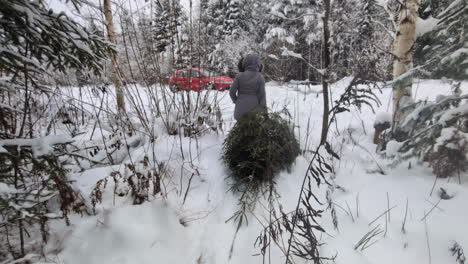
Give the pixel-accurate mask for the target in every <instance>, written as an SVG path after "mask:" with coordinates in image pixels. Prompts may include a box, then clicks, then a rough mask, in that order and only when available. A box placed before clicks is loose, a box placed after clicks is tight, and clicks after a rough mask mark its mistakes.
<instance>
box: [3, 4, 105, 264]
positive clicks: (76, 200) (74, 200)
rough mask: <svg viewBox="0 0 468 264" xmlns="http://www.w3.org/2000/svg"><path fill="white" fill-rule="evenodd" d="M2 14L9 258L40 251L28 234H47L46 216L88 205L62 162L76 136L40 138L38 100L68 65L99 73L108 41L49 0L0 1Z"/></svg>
mask: <svg viewBox="0 0 468 264" xmlns="http://www.w3.org/2000/svg"><path fill="white" fill-rule="evenodd" d="M71 2H73V4H75V6H76V7H79V6H80V2H79V1H78V0H72V1H71ZM0 17H1V18H2V19H0V35H1V36H2V37H1V39H0V71H2V72H7V73H8V76H7V77H6V78H2V79H1V80H0V94H1V97H0V185H1V186H2V192H1V193H0V222H2V224H1V225H0V234H1V235H0V262H5V260H6V262H11V259H18V258H21V257H24V256H25V255H26V254H27V253H28V252H29V251H31V250H34V249H35V250H39V248H38V247H35V245H34V243H32V242H34V241H31V240H32V239H35V238H36V236H31V237H28V236H29V235H31V234H33V235H37V234H38V233H40V234H42V239H43V240H46V239H47V221H48V219H51V218H65V219H66V221H67V223H68V218H67V215H68V213H69V212H71V211H76V212H79V211H81V210H83V205H84V204H83V203H82V200H81V197H80V196H79V195H78V194H77V193H76V192H75V191H74V190H73V188H72V187H71V185H70V183H69V182H68V180H67V178H66V173H67V170H66V169H65V168H64V164H63V163H64V161H66V160H67V158H66V156H67V153H68V152H67V150H66V146H67V144H68V143H70V138H67V137H55V136H48V137H45V138H37V137H38V136H39V133H38V131H42V130H43V129H41V128H42V126H43V123H42V122H40V121H41V118H42V116H43V113H44V112H46V110H47V109H46V108H47V106H43V105H42V104H41V103H40V102H38V100H36V99H37V98H38V97H40V96H44V97H45V98H47V97H49V98H50V97H52V96H54V94H53V93H52V90H51V89H50V88H49V87H48V86H46V85H45V84H44V83H43V80H44V76H46V74H47V71H58V72H65V71H66V70H67V69H70V68H71V69H75V70H79V71H82V72H86V71H88V70H89V71H92V72H94V73H95V74H97V75H99V74H100V73H101V71H102V66H103V61H104V59H105V58H106V56H107V54H108V53H107V51H108V50H109V48H110V47H109V46H108V45H107V44H106V43H107V42H106V41H105V39H104V38H103V37H102V36H99V35H96V34H94V33H92V32H90V31H89V30H87V29H86V28H85V27H83V26H80V25H79V24H78V23H76V22H75V21H73V20H72V19H70V18H69V17H67V16H66V15H65V14H63V13H60V14H57V13H54V12H53V11H52V10H49V9H48V8H47V7H46V5H45V4H44V2H43V1H30V0H16V1H0ZM33 107H34V108H35V109H33ZM41 107H42V108H41ZM50 125H52V124H50ZM47 133H50V131H48V132H47ZM5 190H7V191H5ZM53 199H54V201H55V202H54V203H49V201H51V200H53ZM57 204H58V205H59V207H60V208H56V207H55V206H54V205H57ZM56 209H60V210H61V212H62V214H61V215H60V214H52V213H51V212H52V211H55V210H56Z"/></svg>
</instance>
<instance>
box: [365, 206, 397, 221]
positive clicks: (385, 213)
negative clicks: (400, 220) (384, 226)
mask: <svg viewBox="0 0 468 264" xmlns="http://www.w3.org/2000/svg"><path fill="white" fill-rule="evenodd" d="M395 207H397V206H396V205H395V206H393V207H392V208H390V209H387V210H385V212H383V213H382V214H380V215H379V216H377V217H376V218H375V219H374V220H372V222H370V223H369V226H371V225H372V224H373V223H375V221H377V220H379V219H380V217H382V216H384V215H385V216H386V215H387V212H388V211H391V210H393V209H394V208H395Z"/></svg>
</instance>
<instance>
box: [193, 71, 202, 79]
mask: <svg viewBox="0 0 468 264" xmlns="http://www.w3.org/2000/svg"><path fill="white" fill-rule="evenodd" d="M199 77H200V73H199V72H198V71H194V70H192V78H199Z"/></svg>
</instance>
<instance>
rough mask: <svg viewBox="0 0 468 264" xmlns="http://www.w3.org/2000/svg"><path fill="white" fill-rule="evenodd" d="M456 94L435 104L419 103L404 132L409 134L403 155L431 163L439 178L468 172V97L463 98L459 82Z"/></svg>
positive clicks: (455, 89)
mask: <svg viewBox="0 0 468 264" xmlns="http://www.w3.org/2000/svg"><path fill="white" fill-rule="evenodd" d="M453 86H454V91H453V95H450V96H439V97H438V99H437V100H436V102H417V103H415V104H414V105H410V106H408V108H410V110H411V111H408V112H409V114H408V116H407V118H406V119H405V120H404V122H403V124H402V126H401V129H403V132H404V133H405V134H406V135H407V139H406V140H405V141H404V142H403V144H402V146H401V148H400V152H402V153H404V155H403V157H412V156H416V157H419V158H421V159H422V160H423V161H425V162H428V163H429V166H430V167H431V168H432V169H433V172H434V174H436V175H437V177H441V178H445V177H449V176H457V175H458V176H459V175H460V172H462V171H466V170H467V169H468V165H467V164H468V160H467V157H466V152H467V151H468V126H467V124H468V95H461V94H460V93H461V90H460V83H459V82H455V83H454V84H453Z"/></svg>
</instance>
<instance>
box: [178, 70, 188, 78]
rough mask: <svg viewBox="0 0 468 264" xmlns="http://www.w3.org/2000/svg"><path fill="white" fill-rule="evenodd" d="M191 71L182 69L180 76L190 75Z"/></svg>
mask: <svg viewBox="0 0 468 264" xmlns="http://www.w3.org/2000/svg"><path fill="white" fill-rule="evenodd" d="M188 75H189V71H181V72H179V77H188Z"/></svg>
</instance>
